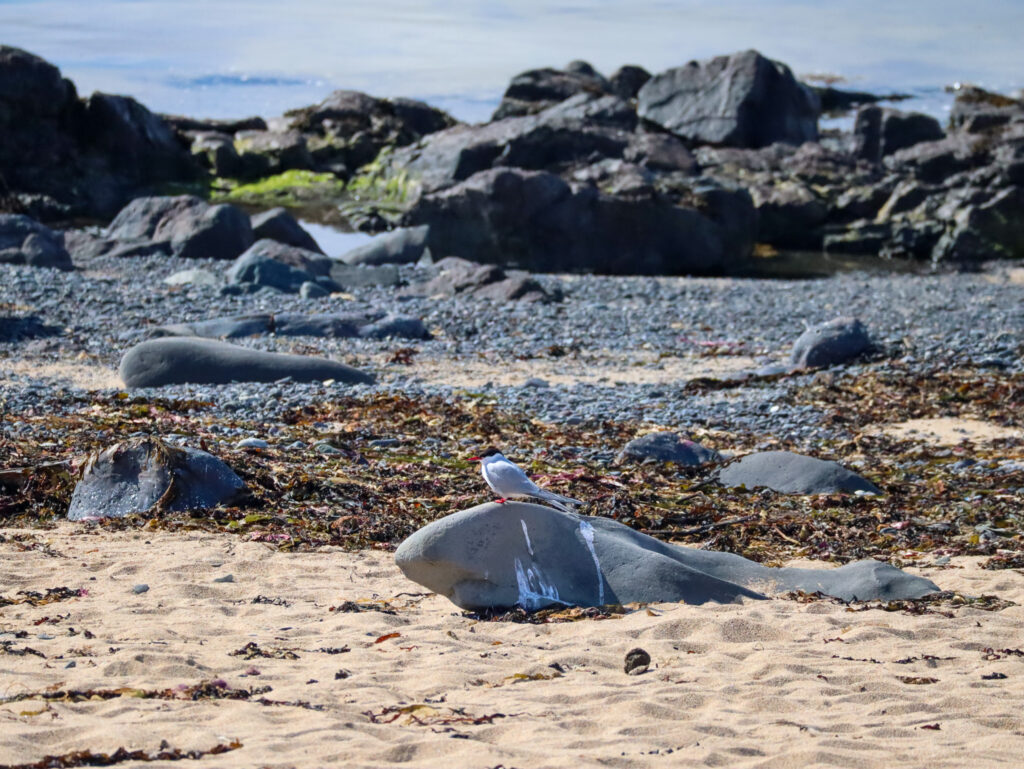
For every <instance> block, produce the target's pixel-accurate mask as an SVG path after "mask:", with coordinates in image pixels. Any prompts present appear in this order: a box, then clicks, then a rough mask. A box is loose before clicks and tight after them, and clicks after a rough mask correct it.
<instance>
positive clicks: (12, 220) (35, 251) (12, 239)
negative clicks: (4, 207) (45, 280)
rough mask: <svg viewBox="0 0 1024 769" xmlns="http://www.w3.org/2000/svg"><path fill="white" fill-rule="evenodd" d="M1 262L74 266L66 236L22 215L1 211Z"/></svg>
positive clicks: (66, 267)
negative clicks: (66, 244) (66, 246)
mask: <svg viewBox="0 0 1024 769" xmlns="http://www.w3.org/2000/svg"><path fill="white" fill-rule="evenodd" d="M0 263H7V264H27V265H30V266H32V267H53V268H55V269H58V270H64V271H67V270H73V269H74V265H73V264H72V263H71V255H70V254H68V252H67V249H66V248H64V238H63V236H62V235H60V234H59V233H57V232H54V231H53V230H51V229H50V228H49V227H47V226H46V225H43V224H40V223H39V222H37V221H36V220H35V219H32V218H30V217H28V216H23V215H21V214H0Z"/></svg>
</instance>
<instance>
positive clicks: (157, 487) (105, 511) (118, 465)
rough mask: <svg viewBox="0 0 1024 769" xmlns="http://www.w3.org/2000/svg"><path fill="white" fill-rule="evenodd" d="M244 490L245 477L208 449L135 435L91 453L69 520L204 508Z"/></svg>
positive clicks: (227, 499)
mask: <svg viewBox="0 0 1024 769" xmlns="http://www.w3.org/2000/svg"><path fill="white" fill-rule="evenodd" d="M245 493H246V486H245V482H244V481H243V480H242V479H241V478H239V477H238V476H237V475H236V474H235V472H234V471H233V470H232V469H231V468H230V467H228V466H227V465H226V464H225V463H224V462H223V461H221V460H220V459H218V458H217V457H215V456H213V455H212V454H208V453H206V452H205V451H199V450H198V449H191V448H177V447H175V446H169V445H167V444H166V443H164V442H163V441H161V440H159V439H158V438H136V439H133V440H130V441H126V442H124V443H117V444H114V445H113V446H111V447H110V448H108V449H104V450H103V451H101V452H98V453H96V454H94V455H93V456H91V457H90V458H89V461H88V462H87V463H86V465H85V468H84V469H83V471H82V480H81V481H79V482H78V485H76V486H75V491H74V493H73V494H72V496H71V506H70V508H69V509H68V520H71V521H81V520H85V519H90V518H123V517H125V516H128V515H150V514H154V513H156V512H158V511H167V512H179V511H184V510H206V509H209V508H211V507H216V506H217V505H221V504H228V503H231V502H233V501H236V500H238V499H239V498H240V497H242V496H243V495H244V494H245Z"/></svg>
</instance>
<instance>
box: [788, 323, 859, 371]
mask: <svg viewBox="0 0 1024 769" xmlns="http://www.w3.org/2000/svg"><path fill="white" fill-rule="evenodd" d="M871 347H872V343H871V337H870V336H868V332H867V329H865V328H864V324H862V323H861V322H860V320H858V319H857V318H836V319H835V320H830V321H829V322H828V323H822V324H821V325H820V326H814V327H813V328H809V329H807V330H806V331H805V332H804V333H802V334H801V335H800V336H799V337H798V338H797V340H796V342H794V343H793V352H792V353H791V354H790V357H789V360H790V363H791V364H793V365H794V366H798V367H801V368H817V367H819V366H835V365H837V364H840V363H846V362H847V361H849V360H852V359H854V358H856V357H857V356H858V355H861V354H862V353H865V352H867V351H868V350H870V349H871Z"/></svg>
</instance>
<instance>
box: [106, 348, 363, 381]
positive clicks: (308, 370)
mask: <svg viewBox="0 0 1024 769" xmlns="http://www.w3.org/2000/svg"><path fill="white" fill-rule="evenodd" d="M118 371H119V373H120V375H121V379H122V380H123V381H124V383H125V385H126V386H128V387H163V386H164V385H171V384H228V383H230V382H276V381H277V380H278V379H284V378H285V377H291V378H292V379H293V380H294V381H296V382H319V381H323V380H326V379H333V380H335V381H337V382H344V383H347V384H363V383H369V382H372V381H373V377H372V376H370V375H369V374H366V373H363V372H362V371H359V370H357V369H354V368H352V367H351V366H346V365H345V364H344V363H337V362H336V361H333V360H327V359H326V358H311V357H309V356H306V355H288V354H285V353H274V352H263V351H261V350H250V349H248V348H245V347H238V346H237V345H233V344H228V343H227V342H218V341H214V340H212V339H190V338H185V337H169V338H166V339H151V340H149V341H146V342H142V343H140V344H137V345H135V346H134V347H132V348H131V349H130V350H128V352H126V353H125V354H124V357H122V358H121V365H120V367H119V369H118Z"/></svg>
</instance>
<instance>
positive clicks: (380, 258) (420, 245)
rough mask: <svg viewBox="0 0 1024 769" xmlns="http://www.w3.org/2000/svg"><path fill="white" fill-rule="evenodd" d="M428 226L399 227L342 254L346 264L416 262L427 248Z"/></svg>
mask: <svg viewBox="0 0 1024 769" xmlns="http://www.w3.org/2000/svg"><path fill="white" fill-rule="evenodd" d="M429 229H430V228H429V227H427V226H426V225H423V226H421V227H400V228H398V229H395V230H392V231H391V232H386V233H384V234H382V235H377V236H376V237H375V238H374V239H373V240H371V241H370V242H369V243H366V244H364V245H362V246H359V247H357V248H353V249H352V250H351V251H348V252H346V253H345V254H343V255H342V257H341V259H342V261H343V262H346V263H348V264H368V265H380V264H411V263H413V262H418V261H419V260H420V259H421V258H422V257H423V254H424V252H425V251H426V249H427V232H428V230H429Z"/></svg>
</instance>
